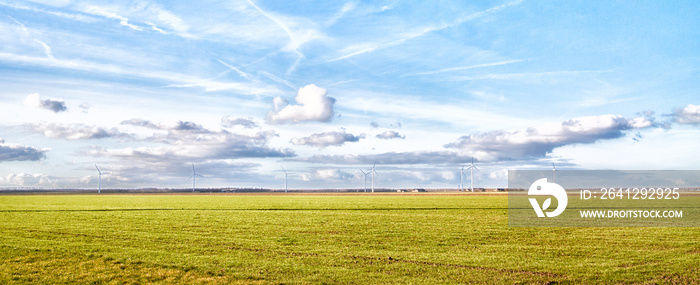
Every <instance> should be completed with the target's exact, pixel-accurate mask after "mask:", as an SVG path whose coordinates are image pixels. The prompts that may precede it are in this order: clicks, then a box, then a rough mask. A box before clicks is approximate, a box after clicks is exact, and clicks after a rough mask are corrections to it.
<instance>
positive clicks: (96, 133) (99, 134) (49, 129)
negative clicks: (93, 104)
mask: <svg viewBox="0 0 700 285" xmlns="http://www.w3.org/2000/svg"><path fill="white" fill-rule="evenodd" d="M29 128H30V129H31V130H33V131H34V132H37V133H40V134H43V135H44V136H46V137H50V138H61V139H67V140H90V139H105V138H121V139H127V138H132V137H133V136H132V135H131V134H127V133H122V132H120V131H119V130H118V129H116V128H111V129H105V128H101V127H97V126H88V125H84V124H68V125H61V124H54V123H33V124H29Z"/></svg>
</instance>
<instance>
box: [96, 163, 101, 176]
mask: <svg viewBox="0 0 700 285" xmlns="http://www.w3.org/2000/svg"><path fill="white" fill-rule="evenodd" d="M95 168H97V172H98V173H100V174H102V171H100V168H99V167H97V164H95Z"/></svg>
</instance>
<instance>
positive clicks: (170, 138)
mask: <svg viewBox="0 0 700 285" xmlns="http://www.w3.org/2000/svg"><path fill="white" fill-rule="evenodd" d="M122 124H127V125H134V126H143V127H146V128H151V129H156V130H162V131H165V132H156V133H154V134H153V135H151V136H149V137H145V138H141V139H139V140H142V141H147V142H153V143H160V144H162V145H160V146H152V147H137V148H123V149H100V148H95V149H93V150H91V151H90V153H89V154H90V155H93V156H108V157H116V158H120V159H136V160H141V161H147V162H149V163H158V162H159V161H167V162H176V161H182V160H194V159H197V160H222V159H237V158H253V157H256V158H257V157H292V156H295V154H294V151H292V150H290V149H274V148H270V147H268V146H267V142H268V141H269V140H270V139H271V138H273V137H276V136H277V133H275V132H274V131H259V132H257V133H255V134H236V133H231V132H229V131H226V130H219V131H213V130H209V129H206V128H204V127H202V126H201V125H199V124H196V123H194V122H185V121H178V122H176V123H173V124H155V123H152V122H150V121H148V120H143V119H131V120H127V121H123V122H122Z"/></svg>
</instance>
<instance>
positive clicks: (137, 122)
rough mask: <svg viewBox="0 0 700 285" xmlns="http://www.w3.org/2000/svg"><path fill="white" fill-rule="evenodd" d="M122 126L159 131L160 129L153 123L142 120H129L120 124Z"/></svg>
mask: <svg viewBox="0 0 700 285" xmlns="http://www.w3.org/2000/svg"><path fill="white" fill-rule="evenodd" d="M121 124H122V125H131V126H137V127H144V128H149V129H156V130H160V129H161V127H160V126H158V125H156V124H154V123H153V122H151V121H149V120H144V119H138V118H135V119H129V120H125V121H122V122H121Z"/></svg>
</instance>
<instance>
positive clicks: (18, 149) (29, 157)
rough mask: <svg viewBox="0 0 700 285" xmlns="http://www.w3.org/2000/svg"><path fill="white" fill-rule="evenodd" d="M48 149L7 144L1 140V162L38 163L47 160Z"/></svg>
mask: <svg viewBox="0 0 700 285" xmlns="http://www.w3.org/2000/svg"><path fill="white" fill-rule="evenodd" d="M49 150H50V149H48V148H42V149H39V148H35V147H30V146H23V145H20V144H15V143H5V140H4V139H2V138H0V162H2V161H37V160H41V159H44V158H46V153H47V152H48V151H49Z"/></svg>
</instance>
